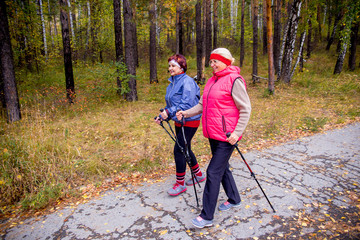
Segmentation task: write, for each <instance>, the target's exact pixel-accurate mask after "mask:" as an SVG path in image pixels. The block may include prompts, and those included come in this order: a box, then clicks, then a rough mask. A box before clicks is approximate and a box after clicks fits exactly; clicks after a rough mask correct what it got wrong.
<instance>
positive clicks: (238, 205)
mask: <svg viewBox="0 0 360 240" xmlns="http://www.w3.org/2000/svg"><path fill="white" fill-rule="evenodd" d="M234 207H240V204H237V205H234V206H232V207H229V208H227V209H224V210H221V209H220V208H219V211H222V212H226V211H229V210H230V209H232V208H234Z"/></svg>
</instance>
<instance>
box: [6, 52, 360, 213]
mask: <svg viewBox="0 0 360 240" xmlns="http://www.w3.org/2000/svg"><path fill="white" fill-rule="evenodd" d="M334 62H335V59H331V58H330V59H329V57H328V55H326V54H325V53H318V54H317V55H313V56H312V58H311V60H309V61H308V62H307V63H306V65H305V67H306V68H305V70H304V72H301V73H300V72H298V73H296V75H295V76H294V78H293V80H292V82H291V84H289V85H286V84H283V83H279V82H278V83H276V87H275V95H273V96H269V95H267V94H264V92H266V87H267V83H266V82H264V81H263V80H262V82H260V83H257V84H255V85H253V84H252V83H251V66H250V65H249V64H247V63H246V62H245V66H244V67H243V69H242V75H243V76H244V77H245V79H246V80H247V83H248V92H249V95H250V98H251V102H252V109H253V111H252V115H251V119H250V122H249V125H248V127H247V130H246V132H245V134H244V137H243V140H242V141H241V148H242V149H244V150H245V151H246V150H250V149H254V148H262V147H267V146H270V145H272V144H276V143H280V142H284V141H287V140H289V139H294V138H296V137H299V136H302V135H306V134H312V133H314V132H319V131H321V130H323V129H329V128H332V127H335V126H337V124H343V123H348V122H351V121H357V120H358V119H359V106H360V104H359V103H360V99H359V93H360V79H359V70H357V71H356V72H346V71H344V73H342V74H340V75H333V74H332V69H333V63H334ZM259 68H260V69H259V74H260V75H262V76H264V77H266V73H267V70H266V69H267V65H266V58H265V57H264V58H260V61H259ZM188 69H189V70H188V74H189V75H190V76H195V75H196V62H195V58H194V57H191V56H190V57H188ZM114 73H115V66H114V65H113V64H96V65H91V66H87V65H82V66H80V65H78V66H75V68H74V76H75V91H76V100H75V104H73V105H68V103H67V101H66V93H65V80H64V73H63V69H62V68H61V67H58V66H56V65H54V66H48V67H47V68H46V69H44V70H43V71H42V73H41V74H40V75H37V74H30V73H27V74H25V72H18V73H17V74H18V75H17V79H18V80H19V85H18V87H19V95H20V104H21V111H22V116H23V118H22V120H21V121H19V122H16V123H14V124H7V123H6V122H5V119H4V118H2V119H1V120H0V123H1V125H0V135H1V137H0V156H1V166H0V192H1V197H0V200H1V203H0V209H1V211H2V212H4V213H5V212H7V211H9V209H12V208H13V207H17V206H21V207H22V208H23V209H27V208H30V209H38V208H42V207H45V206H47V205H48V204H49V203H51V202H54V201H55V200H57V199H59V198H64V197H67V196H69V195H71V194H76V193H77V192H78V189H79V187H80V186H82V185H87V184H96V183H101V182H102V181H104V180H105V179H108V178H112V177H118V176H122V178H121V179H122V181H127V180H129V179H131V178H130V176H132V174H136V175H139V176H143V177H144V178H149V177H154V176H156V175H166V174H170V173H173V172H174V164H173V156H172V149H173V142H172V141H171V139H169V137H168V136H167V135H166V133H165V132H164V131H163V130H162V129H161V128H160V127H159V126H157V125H156V124H155V123H154V122H153V118H154V116H156V115H157V114H158V111H159V109H160V108H161V107H163V106H164V95H165V89H166V86H167V85H168V81H167V78H168V76H169V75H168V73H167V61H166V59H165V58H164V59H161V60H160V61H159V63H158V78H159V83H158V84H150V83H149V71H148V64H147V63H142V64H141V66H140V67H139V68H138V69H137V87H138V88H137V89H138V96H139V101H137V102H132V103H129V102H126V101H124V100H123V99H122V97H119V96H118V95H117V93H116V90H117V89H116V80H115V75H114ZM210 75H211V69H210V68H207V69H206V76H207V78H208V77H209V76H210ZM202 88H203V86H201V89H202ZM192 145H193V148H194V152H195V153H196V154H197V156H198V159H199V162H200V164H201V165H204V164H205V163H206V162H207V160H208V159H209V157H210V152H209V146H208V142H207V140H206V139H205V138H204V137H203V136H202V133H201V127H200V128H199V130H198V133H197V134H196V135H195V137H194V142H193V144H192Z"/></svg>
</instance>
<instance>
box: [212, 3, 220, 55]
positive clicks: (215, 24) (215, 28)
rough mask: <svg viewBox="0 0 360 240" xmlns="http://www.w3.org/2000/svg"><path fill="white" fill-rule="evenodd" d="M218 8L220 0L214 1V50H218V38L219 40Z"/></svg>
mask: <svg viewBox="0 0 360 240" xmlns="http://www.w3.org/2000/svg"><path fill="white" fill-rule="evenodd" d="M218 6H219V0H214V5H213V37H214V39H213V48H214V49H215V48H217V45H218V44H217V38H218V36H217V35H218Z"/></svg>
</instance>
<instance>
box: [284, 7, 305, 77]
mask: <svg viewBox="0 0 360 240" xmlns="http://www.w3.org/2000/svg"><path fill="white" fill-rule="evenodd" d="M301 4H302V1H301V0H294V2H293V4H292V7H291V13H290V16H289V23H290V24H289V28H288V31H287V36H286V42H285V48H284V56H283V58H282V67H281V75H280V79H281V80H283V81H284V82H285V83H290V80H291V63H292V58H293V56H294V50H295V41H296V33H297V28H298V24H299V18H300V10H301Z"/></svg>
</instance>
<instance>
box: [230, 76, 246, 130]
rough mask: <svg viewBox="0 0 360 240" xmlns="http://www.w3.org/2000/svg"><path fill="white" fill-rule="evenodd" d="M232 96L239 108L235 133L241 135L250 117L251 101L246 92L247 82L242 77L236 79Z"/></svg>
mask: <svg viewBox="0 0 360 240" xmlns="http://www.w3.org/2000/svg"><path fill="white" fill-rule="evenodd" d="M231 94H232V97H233V99H234V102H235V104H236V107H237V108H238V109H239V120H238V123H237V125H236V127H235V130H234V133H235V134H236V135H238V136H241V135H242V134H243V132H244V130H245V128H246V125H247V124H248V122H249V119H250V113H251V103H250V98H249V95H248V94H247V92H246V88H245V84H244V83H243V81H242V80H241V79H236V80H235V82H234V86H233V89H232V92H231Z"/></svg>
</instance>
